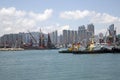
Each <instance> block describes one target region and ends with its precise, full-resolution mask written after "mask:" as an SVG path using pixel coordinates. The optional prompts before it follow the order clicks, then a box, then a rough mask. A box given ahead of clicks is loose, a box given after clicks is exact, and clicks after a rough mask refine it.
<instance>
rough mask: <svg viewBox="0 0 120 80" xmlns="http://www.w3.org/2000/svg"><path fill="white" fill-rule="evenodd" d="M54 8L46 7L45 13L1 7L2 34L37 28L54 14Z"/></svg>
mask: <svg viewBox="0 0 120 80" xmlns="http://www.w3.org/2000/svg"><path fill="white" fill-rule="evenodd" d="M52 12H53V10H52V9H46V10H45V11H44V12H43V13H35V12H27V11H23V10H17V9H16V8H14V7H10V8H1V9H0V30H1V31H0V36H2V35H3V34H7V33H18V32H26V31H27V30H36V29H35V28H36V27H35V26H36V25H37V24H38V23H40V22H41V21H45V20H47V19H49V18H50V17H51V16H52Z"/></svg>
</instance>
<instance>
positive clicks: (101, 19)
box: [90, 13, 120, 23]
mask: <svg viewBox="0 0 120 80" xmlns="http://www.w3.org/2000/svg"><path fill="white" fill-rule="evenodd" d="M93 15H94V16H93ZM93 15H92V17H91V20H90V22H94V23H113V22H120V21H119V19H120V18H118V17H114V16H112V15H109V14H107V13H103V14H101V13H94V14H93Z"/></svg>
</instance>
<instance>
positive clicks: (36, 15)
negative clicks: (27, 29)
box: [29, 9, 53, 21]
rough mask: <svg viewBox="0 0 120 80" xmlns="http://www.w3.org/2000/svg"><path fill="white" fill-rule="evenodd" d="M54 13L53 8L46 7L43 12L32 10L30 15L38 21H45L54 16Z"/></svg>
mask: <svg viewBox="0 0 120 80" xmlns="http://www.w3.org/2000/svg"><path fill="white" fill-rule="evenodd" d="M52 13H53V10H52V9H46V10H45V11H44V13H43V14H41V13H34V12H30V13H29V16H30V17H31V18H33V19H35V20H38V21H45V20H47V19H48V18H50V17H51V16H52Z"/></svg>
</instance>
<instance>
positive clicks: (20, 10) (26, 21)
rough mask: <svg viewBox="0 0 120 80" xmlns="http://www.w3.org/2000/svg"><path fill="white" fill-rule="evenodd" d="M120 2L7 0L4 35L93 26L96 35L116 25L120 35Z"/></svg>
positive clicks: (0, 20) (0, 24)
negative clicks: (91, 24)
mask: <svg viewBox="0 0 120 80" xmlns="http://www.w3.org/2000/svg"><path fill="white" fill-rule="evenodd" d="M118 10H119V1H117V0H114V1H113V0H109V2H108V1H105V0H101V1H96V0H92V1H91V0H86V1H80V0H74V1H73V0H71V1H64V0H62V1H56V0H44V1H42V0H35V1H32V0H29V1H27V0H26V1H23V0H20V1H15V0H4V1H1V3H0V29H1V32H0V36H2V35H3V34H7V33H8V34H9V33H18V32H27V30H30V31H39V29H40V28H41V29H42V30H43V32H45V33H49V32H52V31H55V30H58V33H59V34H61V33H62V30H64V29H66V30H77V29H78V26H81V25H88V24H90V23H93V24H94V26H95V34H99V33H100V32H103V33H105V32H106V31H107V28H108V27H109V25H111V24H114V25H115V27H116V28H117V34H118V33H120V27H119V25H120V14H119V12H120V11H118Z"/></svg>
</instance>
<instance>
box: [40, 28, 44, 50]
mask: <svg viewBox="0 0 120 80" xmlns="http://www.w3.org/2000/svg"><path fill="white" fill-rule="evenodd" d="M39 47H40V48H44V47H45V42H44V34H42V31H41V29H40V38H39Z"/></svg>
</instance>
